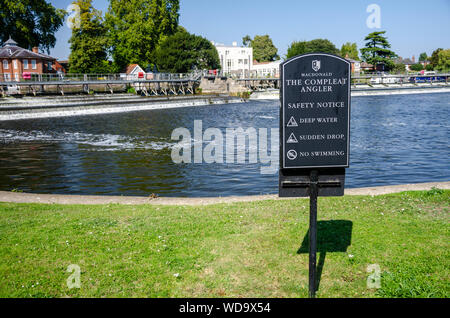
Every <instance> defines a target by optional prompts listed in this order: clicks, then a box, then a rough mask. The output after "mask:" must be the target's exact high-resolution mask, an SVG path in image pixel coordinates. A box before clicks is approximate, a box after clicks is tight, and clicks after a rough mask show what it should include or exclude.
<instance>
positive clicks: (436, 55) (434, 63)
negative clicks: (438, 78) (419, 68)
mask: <svg viewBox="0 0 450 318" xmlns="http://www.w3.org/2000/svg"><path fill="white" fill-rule="evenodd" d="M442 50H443V49H442V48H438V49H436V50H434V51H433V53H432V54H431V57H430V64H431V65H432V66H433V69H435V68H437V66H438V62H439V52H440V51H442Z"/></svg>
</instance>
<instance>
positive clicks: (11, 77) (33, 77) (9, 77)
mask: <svg viewBox="0 0 450 318" xmlns="http://www.w3.org/2000/svg"><path fill="white" fill-rule="evenodd" d="M202 74H203V73H202V72H201V71H200V72H199V71H196V72H192V73H144V74H143V76H139V74H128V75H127V74H119V73H116V74H73V73H68V74H54V73H51V74H33V73H31V74H29V75H28V76H27V74H26V73H22V74H18V73H17V76H16V74H10V73H4V74H2V73H0V82H6V83H15V82H16V83H17V82H27V81H28V82H44V83H50V82H61V81H67V82H86V81H90V82H92V81H98V82H102V81H108V82H111V81H124V80H129V81H138V80H160V81H166V80H198V79H200V78H201V76H202Z"/></svg>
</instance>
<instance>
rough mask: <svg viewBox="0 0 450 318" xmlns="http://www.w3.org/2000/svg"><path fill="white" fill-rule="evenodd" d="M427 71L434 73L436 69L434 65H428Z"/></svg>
mask: <svg viewBox="0 0 450 318" xmlns="http://www.w3.org/2000/svg"><path fill="white" fill-rule="evenodd" d="M425 70H427V71H433V70H434V67H433V65H431V64H427V66H425Z"/></svg>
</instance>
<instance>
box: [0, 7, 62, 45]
mask: <svg viewBox="0 0 450 318" xmlns="http://www.w3.org/2000/svg"><path fill="white" fill-rule="evenodd" d="M65 15H66V12H65V11H64V10H61V9H56V8H55V7H54V6H52V5H51V4H50V3H48V2H47V1H46V0H0V42H2V43H4V42H5V41H7V40H8V39H9V37H10V36H11V37H12V38H13V39H14V40H15V41H16V42H17V43H18V45H19V46H21V47H23V48H27V49H31V48H33V47H39V48H41V49H42V50H44V51H47V53H49V52H50V49H51V48H52V47H54V46H55V43H56V37H55V33H56V31H58V29H59V28H60V27H61V26H62V25H63V22H64V17H65Z"/></svg>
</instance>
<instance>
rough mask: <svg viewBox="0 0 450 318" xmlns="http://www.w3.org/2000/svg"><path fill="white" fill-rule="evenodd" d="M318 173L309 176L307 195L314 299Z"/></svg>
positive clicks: (310, 280) (310, 285) (310, 294)
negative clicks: (308, 191)
mask: <svg viewBox="0 0 450 318" xmlns="http://www.w3.org/2000/svg"><path fill="white" fill-rule="evenodd" d="M318 181H319V176H318V171H317V170H312V171H311V174H310V185H309V189H310V193H309V297H310V298H315V297H316V286H317V285H316V281H317V280H316V253H317V196H318V188H317V183H318Z"/></svg>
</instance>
